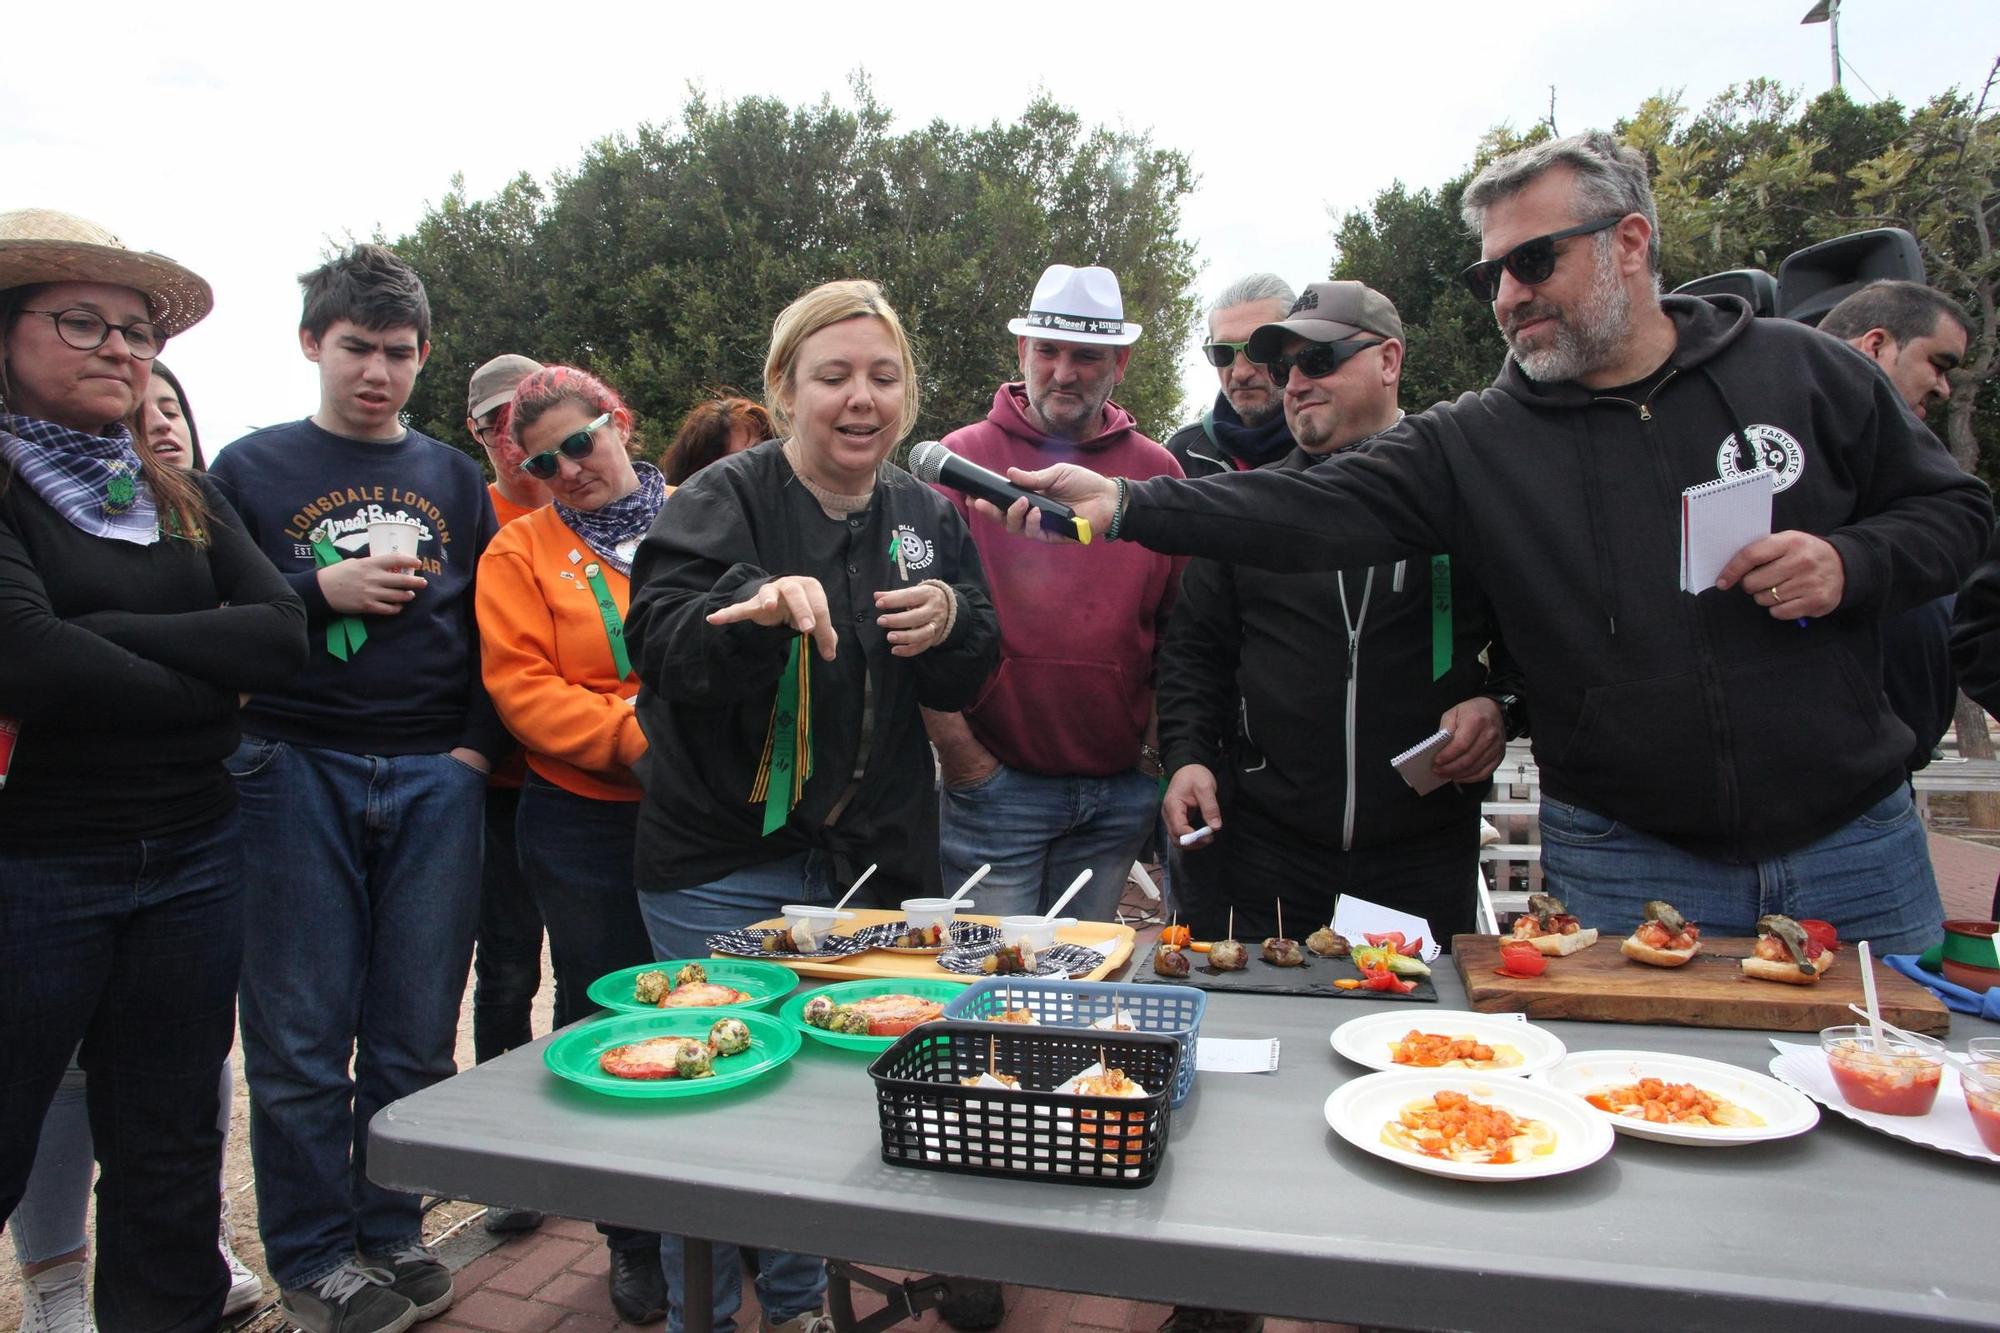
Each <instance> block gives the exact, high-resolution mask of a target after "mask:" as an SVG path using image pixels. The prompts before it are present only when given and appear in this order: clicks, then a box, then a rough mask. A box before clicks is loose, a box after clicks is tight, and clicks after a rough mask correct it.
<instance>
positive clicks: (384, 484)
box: [210, 245, 506, 1333]
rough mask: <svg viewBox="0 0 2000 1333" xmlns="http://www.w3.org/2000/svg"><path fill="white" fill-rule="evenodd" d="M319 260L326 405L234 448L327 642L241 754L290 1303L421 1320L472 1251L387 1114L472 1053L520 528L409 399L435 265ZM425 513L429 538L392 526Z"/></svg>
mask: <svg viewBox="0 0 2000 1333" xmlns="http://www.w3.org/2000/svg"><path fill="white" fill-rule="evenodd" d="M300 285H301V286H302V287H303V288H304V289H305V312H304V316H303V318H302V319H301V321H300V327H299V344H300V346H301V348H302V349H303V350H304V352H305V356H306V359H307V360H308V361H311V362H313V363H315V364H316V365H317V366H318V367H319V377H320V402H319V410H318V411H316V412H314V413H313V415H312V416H311V417H309V418H307V419H306V420H304V421H295V422H290V423H288V424H286V425H282V426H272V427H269V428H268V429H265V430H260V431H257V432H254V433H253V434H250V435H248V436H245V437H244V438H243V439H241V440H238V441H237V442H235V443H234V444H232V445H230V446H229V447H228V448H227V449H225V450H224V451H223V452H222V453H221V455H220V456H219V457H218V458H217V459H216V461H215V463H214V464H213V466H212V468H211V472H210V475H212V476H213V477H214V478H215V480H216V482H217V483H218V484H219V485H220V486H221V487H222V489H223V491H224V492H225V493H226V494H227V495H228V497H229V499H230V501H231V502H232V503H233V504H234V505H235V506H236V508H237V510H238V512H240V513H241V514H242V515H243V521H244V524H245V526H246V527H248V529H249V530H250V535H251V536H252V537H253V538H255V539H256V540H257V542H258V543H259V545H261V546H262V548H263V550H264V553H265V554H266V555H267V556H269V557H270V558H271V560H272V562H273V563H274V564H276V565H277V567H278V570H279V572H280V573H282V574H283V575H284V576H285V578H286V580H287V581H289V582H290V583H291V585H292V587H293V588H294V589H295V590H297V592H298V594H299V596H300V597H302V598H303V599H304V600H305V604H306V613H307V619H308V634H309V637H310V639H311V649H312V651H311V655H310V657H309V659H308V662H307V665H306V668H305V669H304V670H303V671H301V672H300V673H299V674H298V676H297V677H296V678H295V679H294V680H293V681H292V683H291V685H290V686H289V687H288V688H286V689H282V690H274V691H270V692H268V693H263V694H260V695H258V696H257V697H256V698H255V699H254V700H253V701H252V702H251V704H250V706H249V707H247V708H246V709H245V710H244V714H243V731H244V737H243V744H242V747H241V748H240V749H239V750H238V751H237V752H236V755H235V757H234V758H233V759H232V761H231V762H230V765H229V767H230V771H231V772H232V773H234V774H235V776H236V782H237V787H238V790H239V792H240V793H241V799H242V807H243V841H244V857H243V860H244V873H245V883H244V897H245V905H246V912H247V936H246V940H245V944H246V948H245V959H244V966H243V983H242V1023H243V1053H244V1065H245V1070H246V1073H247V1074H248V1077H249V1084H250V1097H251V1108H250V1148H251V1156H252V1160H253V1161H254V1163H255V1166H256V1171H257V1204H258V1213H259V1228H260V1230H261V1231H262V1233H263V1238H264V1249H265V1254H266V1257H267V1259H268V1261H269V1263H270V1267H271V1274H272V1276H273V1277H275V1278H276V1279H277V1280H278V1283H279V1285H280V1286H281V1287H283V1288H284V1292H285V1297H284V1305H285V1313H286V1315H287V1316H288V1317H289V1318H290V1319H291V1320H293V1322H295V1323H297V1324H299V1325H300V1326H302V1327H304V1328H306V1329H309V1330H312V1331H313V1333H334V1330H338V1331H339V1333H400V1331H401V1330H402V1329H404V1328H406V1327H408V1325H409V1324H410V1323H411V1322H414V1321H415V1320H417V1319H424V1318H429V1317H430V1316H431V1315H433V1314H436V1313H437V1312H439V1311H441V1310H443V1309H444V1308H445V1307H446V1306H448V1305H450V1303H451V1300H452V1285H451V1277H450V1275H449V1273H448V1272H447V1271H446V1270H445V1268H444V1266H443V1265H442V1264H441V1263H439V1262H438V1261H437V1259H436V1256H435V1255H433V1254H432V1253H431V1252H430V1251H429V1250H427V1249H425V1248H424V1247H423V1245H422V1244H421V1234H420V1223H421V1220H422V1218H421V1212H420V1204H421V1201H420V1200H419V1199H418V1198H417V1197H416V1196H414V1195H409V1194H401V1193H397V1192H395V1191H392V1190H386V1189H383V1188H381V1187H380V1186H377V1185H375V1184H372V1183H371V1182H370V1181H369V1180H368V1178H367V1132H368V1121H369V1119H370V1117H372V1116H373V1115H374V1114H375V1112H376V1111H377V1110H379V1109H381V1108H382V1107H383V1106H386V1105H387V1104H388V1103H390V1102H392V1101H394V1100H396V1099H397V1098H399V1097H404V1096H407V1095H409V1094H410V1093H413V1092H416V1091H418V1090H419V1089H421V1088H424V1087H426V1086H428V1085H430V1084H431V1083H434V1082H436V1081H437V1080H439V1079H442V1078H446V1077H448V1076H449V1075H450V1074H451V1073H452V1072H453V1063H452V1049H453V1045H454V1041H455V1036H456V1031H457V1024H458V1011H459V1001H460V998H461V997H462V995H463V993H464V990H465V977H466V968H467V965H468V963H469V960H470V957H471V952H472V939H473V931H474V928H475V925H476V923H477V920H478V913H479V865H480V842H481V826H482V810H483V803H484V800H485V793H486V771H487V769H488V767H489V766H490V758H491V756H493V755H495V754H497V753H499V752H500V751H501V750H502V749H503V748H504V746H505V744H506V742H505V739H504V737H505V733H504V731H503V730H502V728H501V726H500V724H499V721H498V718H497V717H496V715H495V714H494V712H493V708H492V705H491V704H490V703H489V702H488V701H487V698H486V694H485V690H484V688H483V687H482V686H481V684H480V678H479V641H478V635H477V630H476V621H475V619H474V615H473V571H474V569H475V568H476V567H477V566H478V564H479V556H480V553H481V552H482V551H484V550H485V548H486V543H487V541H488V539H490V538H491V537H492V535H493V533H494V531H495V530H496V528H495V522H494V517H493V508H492V505H491V504H490V503H489V502H488V500H487V496H486V484H485V479H484V477H483V476H482V475H481V474H480V471H479V468H478V465H477V464H475V463H474V462H473V461H472V460H471V459H470V458H468V457H467V456H466V455H464V454H462V453H460V452H458V451H457V450H456V449H453V448H451V447H450V446H448V445H444V444H441V443H439V442H438V441H436V440H433V439H430V438H428V437H427V436H424V435H420V434H418V433H417V432H416V431H413V430H410V429H408V428H407V427H405V426H404V425H403V424H402V422H401V420H400V418H399V416H398V413H400V411H401V410H402V407H403V404H404V403H405V402H407V401H408V399H409V396H410V389H411V386H412V385H413V384H414V383H415V381H416V376H417V372H418V370H420V369H421V368H422V366H423V363H424V358H425V356H427V355H428V354H429V351H430V344H429V338H430V305H429V302H428V300H427V299H426V298H425V295H424V288H423V284H422V282H421V281H419V280H418V278H417V275H416V274H415V273H414V272H412V271H411V270H410V269H409V267H408V266H407V265H405V264H404V263H403V262H402V261H401V260H399V259H397V258H396V257H395V255H393V254H391V253H390V252H389V251H388V250H386V249H384V248H382V247H381V246H377V245H360V246H356V247H355V248H354V249H353V250H351V251H349V252H348V253H346V254H344V255H342V256H340V257H339V258H337V259H334V260H333V261H331V262H330V263H327V264H326V265H324V266H322V267H320V268H318V269H315V270H314V271H313V272H311V273H308V274H306V275H305V276H304V277H302V278H301V279H300ZM399 523H400V524H403V525H405V526H403V527H401V528H395V527H386V528H385V527H384V526H383V525H385V524H399ZM371 525H374V526H375V527H376V529H377V531H376V533H375V535H374V536H373V537H371V534H370V528H371ZM399 534H400V535H401V537H402V538H403V540H404V543H405V545H406V548H407V545H408V544H410V543H413V544H414V553H413V554H412V553H396V552H393V551H391V550H389V549H388V539H389V538H390V537H392V536H396V535H399ZM371 543H373V544H374V545H375V546H376V547H378V548H379V549H381V550H382V551H383V553H382V554H371V553H370V549H371ZM350 1058H352V1060H353V1074H352V1076H350V1075H349V1072H348V1068H349V1060H350Z"/></svg>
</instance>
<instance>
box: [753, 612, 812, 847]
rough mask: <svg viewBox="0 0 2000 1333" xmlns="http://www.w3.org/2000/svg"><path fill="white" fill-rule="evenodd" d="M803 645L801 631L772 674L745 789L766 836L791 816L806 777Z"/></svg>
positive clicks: (808, 682)
mask: <svg viewBox="0 0 2000 1333" xmlns="http://www.w3.org/2000/svg"><path fill="white" fill-rule="evenodd" d="M809 645H810V640H809V639H808V638H807V637H806V636H805V635H803V634H801V635H799V636H798V638H797V639H796V640H795V641H794V642H793V646H792V652H791V658H790V660H789V661H787V662H786V663H785V670H784V674H783V675H781V676H779V677H778V697H777V698H776V699H774V700H772V702H771V727H770V730H768V731H767V732H765V733H764V754H763V756H762V758H760V759H759V760H758V761H757V781H756V783H755V784H753V785H752V786H751V788H750V803H751V804H752V805H755V804H756V803H757V802H758V801H762V802H763V803H764V834H763V836H765V837H767V838H768V837H770V836H771V835H772V834H773V833H776V832H777V831H778V830H779V829H781V828H783V827H784V826H785V821H786V820H787V819H790V818H791V816H792V807H793V806H795V805H797V804H798V803H799V797H800V796H802V795H804V793H805V789H806V779H807V778H810V777H811V776H812V770H813V760H812V662H811V659H810V658H809V657H808V655H807V651H808V647H809Z"/></svg>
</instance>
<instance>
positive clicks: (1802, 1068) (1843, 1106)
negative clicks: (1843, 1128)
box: [1771, 1038, 2000, 1162]
mask: <svg viewBox="0 0 2000 1333" xmlns="http://www.w3.org/2000/svg"><path fill="white" fill-rule="evenodd" d="M1771 1045H1773V1046H1775V1047H1776V1048H1777V1049H1778V1054H1777V1056H1776V1057H1774V1058H1773V1059H1772V1061H1771V1072H1772V1073H1773V1074H1774V1075H1776V1076H1777V1077H1778V1078H1780V1079H1782V1080H1784V1081H1785V1082H1787V1083H1789V1084H1791V1085H1792V1086H1793V1087H1795V1088H1797V1089H1798V1090H1799V1091H1800V1092H1803V1093H1804V1094H1805V1095H1806V1096H1808V1097H1810V1098H1812V1099H1813V1100H1814V1101H1816V1102H1818V1103H1819V1104H1820V1105H1821V1106H1824V1107H1825V1108H1826V1109H1827V1110H1829V1111H1838V1112H1839V1113H1840V1114H1841V1115H1844V1116H1846V1117H1847V1118H1848V1119H1849V1120H1852V1121H1854V1122H1855V1123H1856V1124H1858V1125H1866V1126H1868V1128H1870V1129H1873V1130H1878V1131H1880V1132H1881V1133H1884V1134H1887V1135H1888V1136H1889V1137H1890V1138H1892V1139H1901V1140H1903V1141H1904V1142H1905V1143H1916V1144H1921V1145H1922V1146H1923V1147H1926V1148H1934V1149H1936V1150H1937V1151H1938V1152H1948V1153H1956V1154H1957V1155H1958V1156H1960V1157H1970V1158H1973V1159H1974V1160H1975V1161H1981V1162H2000V1153H1991V1152H1988V1151H1986V1145H1985V1144H1983V1143H1981V1142H1980V1141H1979V1131H1978V1130H1977V1129H1974V1128H1973V1126H1972V1112H1971V1110H1970V1109H1968V1108H1967V1106H1966V1104H1965V1088H1964V1086H1963V1085H1962V1084H1960V1083H1959V1081H1958V1069H1957V1067H1956V1066H1955V1065H1953V1064H1952V1063H1951V1062H1950V1061H1949V1060H1947V1061H1946V1062H1945V1066H1944V1077H1943V1079H1941V1080H1940V1081H1939V1083H1938V1095H1937V1101H1936V1102H1935V1103H1934V1104H1933V1105H1932V1106H1931V1113H1930V1114H1929V1115H1881V1114H1878V1113H1877V1112H1874V1111H1860V1110H1856V1109H1855V1108H1854V1107H1852V1106H1849V1105H1848V1104H1847V1101H1846V1099H1844V1098H1843V1097H1842V1096H1841V1095H1840V1089H1839V1087H1838V1086H1836V1085H1835V1083H1834V1081H1833V1071H1832V1070H1831V1069H1829V1068H1828V1067H1827V1063H1826V1052H1825V1051H1823V1050H1821V1049H1820V1048H1819V1047H1818V1046H1805V1045H1801V1044H1799V1043H1797V1042H1789V1041H1778V1040H1776V1039H1775V1038H1774V1039H1773V1040H1772V1042H1771Z"/></svg>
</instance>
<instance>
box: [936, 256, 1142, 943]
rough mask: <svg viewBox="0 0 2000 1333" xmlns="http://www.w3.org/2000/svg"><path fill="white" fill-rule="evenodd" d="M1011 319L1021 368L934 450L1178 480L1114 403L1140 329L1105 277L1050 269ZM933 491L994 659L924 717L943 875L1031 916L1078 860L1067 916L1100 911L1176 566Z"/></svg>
mask: <svg viewBox="0 0 2000 1333" xmlns="http://www.w3.org/2000/svg"><path fill="white" fill-rule="evenodd" d="M1007 328H1008V330H1009V331H1010V332H1011V333H1013V334H1014V336H1015V339H1016V346H1017V349H1018V352H1019V356H1020V363H1021V378H1020V380H1018V381H1016V382H1014V383H1011V384H1003V385H1001V386H1000V388H999V389H998V390H997V391H996V392H995V393H994V395H993V408H992V410H991V411H990V412H988V413H987V414H986V419H985V420H984V421H980V422H975V423H974V424H972V425H970V426H966V427H965V428H963V429H962V430H957V431H954V432H953V433H952V434H950V435H948V436H946V437H945V440H944V443H945V445H946V447H947V448H949V449H950V450H951V451H952V452H953V453H956V454H960V455H962V456H964V457H965V458H968V459H970V460H972V461H973V462H975V463H978V464H979V465H980V466H982V467H987V468H991V469H992V470H994V471H995V472H999V473H1001V474H1003V475H1004V474H1005V473H1006V471H1007V469H1008V468H1009V467H1048V466H1050V465H1051V464H1054V463H1056V462H1061V461H1079V462H1086V463H1087V464H1088V465H1089V466H1090V467H1092V468H1093V469H1096V470H1099V471H1103V472H1107V473H1111V474H1114V475H1119V476H1126V477H1135V478H1136V477H1162V476H1166V477H1178V476H1180V475H1181V469H1180V466H1179V464H1177V463H1175V462H1174V460H1173V456H1172V455H1171V454H1169V453H1168V452H1167V451H1166V450H1165V449H1164V448H1162V447H1161V446H1160V445H1158V444H1156V443H1154V442H1153V441H1152V440H1149V439H1147V438H1146V437H1145V436H1144V435H1142V434H1140V433H1139V430H1138V428H1137V426H1136V425H1135V424H1134V422H1133V420H1132V414H1131V413H1129V412H1127V411H1126V410H1125V409H1124V408H1122V407H1120V406H1119V405H1118V404H1117V403H1115V402H1113V401H1111V394H1112V391H1113V390H1114V389H1115V388H1117V386H1118V384H1119V382H1120V381H1121V380H1122V379H1123V378H1124V375H1125V366H1126V363H1127V361H1129V360H1130V358H1131V355H1132V344H1133V343H1134V342H1136V341H1138V338H1139V325H1137V324H1136V323H1133V322H1132V321H1130V320H1128V319H1126V318H1125V305H1124V300H1123V297H1122V295H1121V294H1120V292H1119V289H1118V277H1117V275H1116V274H1114V273H1113V272H1112V271H1111V270H1110V269H1107V268H1101V267H1095V266H1093V267H1089V268H1072V267H1071V266H1070V265H1068V264H1052V265H1050V266H1049V268H1048V270H1047V271H1046V272H1044V273H1043V274H1042V278H1041V281H1040V282H1038V283H1036V284H1035V294H1034V297H1033V298H1032V299H1031V300H1030V301H1029V302H1028V310H1027V313H1026V314H1025V315H1023V316H1022V317H1021V318H1019V319H1016V320H1012V321H1009V323H1008V325H1007ZM945 494H946V495H947V496H948V497H949V498H950V499H951V500H952V502H953V503H954V504H957V505H958V506H959V508H960V510H961V511H962V512H964V513H965V514H966V516H967V520H968V522H969V523H970V525H971V528H972V536H973V540H974V541H975V542H976V543H977V544H978V546H979V554H980V558H981V560H982V561H984V562H985V565H986V576H987V578H988V580H989V581H990V582H991V584H992V589H993V604H994V606H995V607H996V608H997V609H998V610H999V613H1000V626H1001V650H1000V653H1001V656H1000V667H999V670H998V671H997V672H996V673H995V675H994V677H993V680H992V682H991V683H990V684H989V685H988V687H987V690H986V693H985V695H984V697H983V698H981V699H980V701H979V702H978V703H977V704H976V705H974V706H973V707H972V708H970V709H968V710H966V711H965V712H964V713H951V714H932V715H931V716H930V721H931V724H932V725H931V738H932V740H933V741H934V742H936V744H937V747H938V752H939V755H940V758H941V761H942V763H943V769H944V782H945V794H944V799H943V828H942V830H941V832H942V851H943V868H944V876H945V878H946V879H947V880H948V881H951V882H953V883H956V882H957V881H958V880H962V879H964V878H965V877H966V876H967V875H969V874H971V873H972V871H973V870H975V869H976V868H977V867H978V866H980V865H981V864H982V863H988V862H990V863H991V864H992V866H993V870H992V872H991V874H990V875H988V877H987V878H986V879H985V880H984V881H983V882H982V883H981V885H980V887H979V890H978V898H979V903H980V908H981V910H982V911H986V912H1001V913H1008V912H1036V911H1040V910H1043V909H1045V908H1047V907H1048V906H1049V905H1050V904H1051V903H1052V902H1053V901H1054V900H1055V898H1056V897H1057V896H1058V895H1060V894H1061V893H1062V892H1063V890H1064V889H1065V888H1067V887H1068V885H1069V883H1070V881H1071V880H1073V879H1075V878H1076V876H1077V874H1078V873H1079V872H1081V871H1083V870H1086V869H1088V870H1090V871H1092V872H1093V874H1092V877H1091V881H1090V883H1089V884H1088V885H1087V886H1086V887H1085V889H1084V891H1083V893H1082V894H1081V895H1080V896H1079V897H1077V898H1076V899H1075V900H1074V902H1073V904H1072V909H1071V912H1072V914H1073V915H1076V916H1078V917H1083V918H1086V919H1092V918H1094V919H1097V920H1106V919H1108V918H1110V917H1111V916H1112V915H1114V914H1115V913H1116V911H1117V908H1118V899H1119V896H1120V894H1121V892H1122V891H1123V889H1124V885H1125V877H1126V872H1127V871H1128V870H1130V868H1131V865H1132V862H1133V860H1134V858H1135V857H1136V856H1137V855H1138V854H1139V852H1140V850H1141V848H1143V847H1144V846H1145V844H1146V842H1147V840H1148V839H1149V838H1150V837H1151V835H1152V831H1153V823H1154V817H1155V815H1156V813H1157V806H1158V802H1157V799H1156V798H1157V794H1158V783H1157V779H1156V778H1155V777H1154V776H1151V775H1150V774H1149V773H1148V772H1142V771H1141V764H1142V762H1145V755H1146V753H1147V752H1149V751H1150V750H1151V743H1152V724H1153V655H1154V651H1155V649H1156V647H1157V646H1158V643H1159V639H1160V634H1161V631H1162V629H1163V627H1164V622H1165V620H1166V615H1167V611H1168V609H1169V608H1170V607H1171V606H1172V605H1173V601H1174V597H1175V594H1176V590H1177V587H1178V584H1179V582H1180V562H1179V561H1178V560H1176V559H1173V558H1171V557H1160V556H1152V555H1147V556H1145V557H1143V558H1140V559H1125V558H1123V557H1124V554H1125V551H1124V549H1122V548H1111V547H1105V548H1102V549H1100V548H1097V547H1089V548H1086V549H1085V551H1084V552H1083V554H1084V557H1085V558H1084V559H1083V560H1082V561H1080V562H1077V561H1074V560H1073V557H1074V556H1075V555H1076V552H1074V551H1070V552H1065V553H1064V554H1065V555H1067V556H1070V557H1072V559H1051V558H1049V555H1050V553H1049V552H1045V551H1042V550H1039V549H1037V548H1035V547H1032V546H1029V545H1028V544H1027V543H1024V542H1017V541H1010V540H1008V539H1007V536H1006V532H1005V529H1004V528H1002V527H1001V525H999V524H997V523H994V522H992V521H990V520H988V519H986V518H982V517H976V516H974V515H972V514H971V512H970V510H969V508H968V507H967V502H966V499H965V497H963V496H961V495H959V494H957V493H956V492H952V491H946V492H945ZM1086 611H1087V612H1088V614H1087V615H1086V614H1082V613H1085V612H1086ZM1086 621H1088V623H1087V624H1086V623H1085V622H1086ZM1146 767H1147V768H1148V769H1149V770H1155V771H1156V768H1157V766H1156V764H1153V763H1146ZM954 877H955V878H954Z"/></svg>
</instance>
